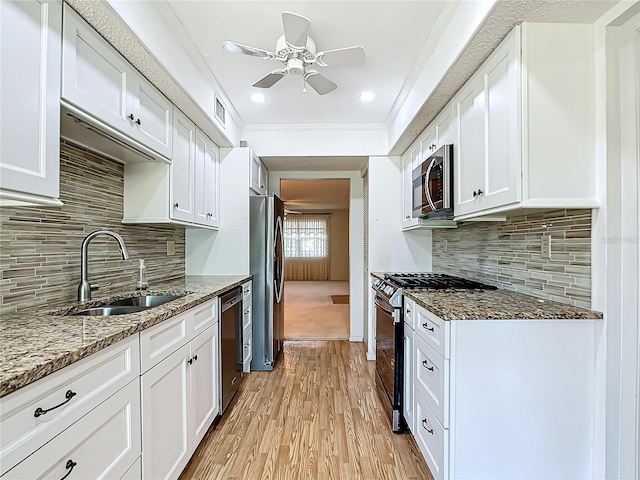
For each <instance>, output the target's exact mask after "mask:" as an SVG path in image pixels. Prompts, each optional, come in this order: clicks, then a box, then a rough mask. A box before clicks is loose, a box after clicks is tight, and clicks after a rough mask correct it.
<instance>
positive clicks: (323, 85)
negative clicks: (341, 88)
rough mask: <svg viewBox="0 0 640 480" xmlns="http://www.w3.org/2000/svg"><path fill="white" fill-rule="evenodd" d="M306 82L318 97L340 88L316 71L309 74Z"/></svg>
mask: <svg viewBox="0 0 640 480" xmlns="http://www.w3.org/2000/svg"><path fill="white" fill-rule="evenodd" d="M305 80H306V81H307V83H308V84H309V85H310V86H311V88H313V89H314V90H315V91H316V92H318V95H326V94H327V93H330V92H333V91H334V90H335V89H336V88H338V86H337V85H336V84H335V83H333V82H332V81H331V80H329V79H328V78H327V77H325V76H324V75H322V74H320V73H317V72H315V71H311V72H309V73H307V75H306V76H305Z"/></svg>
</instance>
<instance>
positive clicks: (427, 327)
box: [422, 323, 436, 332]
mask: <svg viewBox="0 0 640 480" xmlns="http://www.w3.org/2000/svg"><path fill="white" fill-rule="evenodd" d="M422 328H424V329H425V330H429V331H430V332H435V330H436V328H435V327H429V324H428V323H423V324H422Z"/></svg>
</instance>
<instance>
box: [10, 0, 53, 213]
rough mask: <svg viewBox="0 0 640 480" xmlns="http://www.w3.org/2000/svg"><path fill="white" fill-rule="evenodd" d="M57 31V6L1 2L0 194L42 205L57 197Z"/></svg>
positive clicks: (37, 3) (41, 3)
mask: <svg viewBox="0 0 640 480" xmlns="http://www.w3.org/2000/svg"><path fill="white" fill-rule="evenodd" d="M61 30H62V4H61V3H60V2H45V1H42V2H40V1H35V2H22V1H17V2H7V1H3V2H0V52H1V53H0V55H1V58H2V68H1V69H0V83H1V84H2V95H1V98H0V107H1V108H0V189H2V190H3V191H4V190H10V191H12V192H14V193H16V192H19V193H21V194H27V195H36V196H42V197H49V198H48V201H47V200H45V199H42V200H44V201H42V203H58V204H59V201H57V200H52V199H57V198H58V197H59V196H60V99H59V96H58V92H59V91H60V48H61V42H60V36H61ZM5 193H6V192H3V193H2V195H1V196H2V197H5V196H6V197H11V195H10V194H7V195H5ZM27 201H29V200H27ZM35 203H40V202H39V201H38V200H37V199H36V200H35Z"/></svg>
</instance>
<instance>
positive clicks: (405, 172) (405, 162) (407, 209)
mask: <svg viewBox="0 0 640 480" xmlns="http://www.w3.org/2000/svg"><path fill="white" fill-rule="evenodd" d="M414 152H415V150H414ZM412 160H413V157H412V152H407V154H405V156H404V157H403V158H402V228H403V229H404V228H408V227H412V226H414V225H417V224H418V219H417V218H413V216H412V214H413V202H412V199H413V181H412V178H411V174H412V173H413V162H412Z"/></svg>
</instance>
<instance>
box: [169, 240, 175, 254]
mask: <svg viewBox="0 0 640 480" xmlns="http://www.w3.org/2000/svg"><path fill="white" fill-rule="evenodd" d="M175 254H176V242H174V241H173V240H167V255H175Z"/></svg>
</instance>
